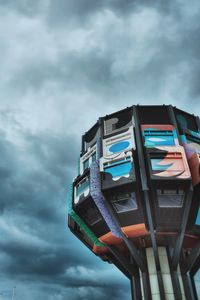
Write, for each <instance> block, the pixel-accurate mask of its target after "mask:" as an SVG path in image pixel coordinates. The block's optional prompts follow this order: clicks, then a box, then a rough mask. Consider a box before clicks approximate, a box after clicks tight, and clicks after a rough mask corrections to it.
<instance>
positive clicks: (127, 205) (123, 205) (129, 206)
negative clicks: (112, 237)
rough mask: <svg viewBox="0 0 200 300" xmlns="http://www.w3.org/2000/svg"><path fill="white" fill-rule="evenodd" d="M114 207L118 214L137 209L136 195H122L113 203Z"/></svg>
mask: <svg viewBox="0 0 200 300" xmlns="http://www.w3.org/2000/svg"><path fill="white" fill-rule="evenodd" d="M127 195H128V196H127ZM113 207H114V209H115V210H116V212H118V213H119V212H125V211H130V210H134V209H137V202H136V195H135V193H131V194H125V195H121V197H119V198H118V199H116V200H114V201H113Z"/></svg>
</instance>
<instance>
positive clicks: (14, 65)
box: [0, 0, 200, 300]
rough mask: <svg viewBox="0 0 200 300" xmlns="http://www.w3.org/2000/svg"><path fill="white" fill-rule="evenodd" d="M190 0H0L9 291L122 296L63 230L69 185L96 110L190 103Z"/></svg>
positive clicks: (121, 282) (194, 36)
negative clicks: (141, 105)
mask: <svg viewBox="0 0 200 300" xmlns="http://www.w3.org/2000/svg"><path fill="white" fill-rule="evenodd" d="M192 2H193V4H191V3H185V2H184V1H151V0H150V1H145V0H142V1H139V0H138V1H129V0H127V1H118V0H117V1H114V0H113V1H111V0H110V1H104V0H103V1H91V0H82V1H64V0H62V1H61V0H60V1H49V0H46V1H28V0H27V1H25V0H23V1H22V0H21V1H14V2H13V1H9V0H8V1H1V3H0V14H1V20H2V22H1V27H0V34H1V36H2V48H1V49H4V50H5V51H4V50H2V51H1V62H2V69H1V78H2V80H1V81H0V100H1V102H0V103H1V107H2V112H1V114H0V119H1V126H0V130H1V131H0V179H1V180H0V191H1V194H0V222H1V223H0V225H1V238H0V249H1V252H0V263H1V272H0V278H1V282H2V284H3V285H4V286H5V290H8V291H9V290H11V287H12V286H13V285H17V293H16V300H18V299H20V300H21V299H22V300H23V299H26V300H33V299H38V300H43V299H46V298H48V299H50V300H64V299H68V298H69V299H70V300H78V299H81V300H82V299H84V300H85V299H87V300H90V299H97V300H98V299H102V298H104V299H109V300H112V299H117V300H118V299H129V297H130V290H129V286H128V284H129V283H128V281H127V280H126V279H125V278H124V277H123V276H122V275H120V274H119V272H117V271H114V270H115V269H114V268H112V266H109V265H108V264H105V263H103V262H102V261H100V259H98V258H97V257H96V256H94V255H93V254H92V253H90V252H89V250H88V249H86V248H85V247H84V246H83V245H82V244H81V243H80V242H79V241H78V240H77V239H76V238H75V237H74V236H73V235H72V234H71V232H70V231H69V229H67V221H66V215H67V189H68V187H69V184H70V182H71V180H72V178H73V176H75V175H76V168H77V160H78V155H79V151H80V145H81V134H83V133H84V131H86V130H87V129H88V128H89V127H90V126H92V124H93V123H95V121H96V119H97V118H98V117H99V116H103V115H105V114H108V113H111V112H113V111H115V110H118V109H121V108H123V107H126V106H129V105H132V104H137V103H140V104H143V103H144V104H156V103H157V104H163V103H165V104H167V103H171V104H173V105H176V106H177V107H180V108H181V109H183V110H188V111H190V112H191V113H195V114H197V113H198V111H199V103H200V102H199V98H200V97H199V96H200V93H199V70H200V67H199V48H200V43H199V39H198V32H199V29H200V28H199V27H200V26H199V3H198V1H196V0H193V1H192ZM6 47H7V48H8V49H7V48H6ZM81 268H83V271H82V273H81V271H80V270H82V269H81ZM84 270H86V271H84ZM79 271H80V272H79ZM78 272H79V273H78ZM108 272H110V273H109V274H108ZM88 274H92V275H88ZM110 274H112V275H114V274H118V275H117V276H119V277H114V276H110ZM8 295H10V294H7V297H9V296H8Z"/></svg>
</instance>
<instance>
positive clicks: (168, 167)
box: [148, 146, 190, 179]
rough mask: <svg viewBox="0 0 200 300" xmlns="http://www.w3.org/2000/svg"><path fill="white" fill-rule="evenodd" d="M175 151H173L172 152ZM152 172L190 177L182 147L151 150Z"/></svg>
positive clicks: (169, 175)
mask: <svg viewBox="0 0 200 300" xmlns="http://www.w3.org/2000/svg"><path fill="white" fill-rule="evenodd" d="M172 151H173V152H172ZM148 153H149V158H150V163H151V172H152V174H153V175H154V176H158V177H174V178H185V179H186V178H188V179H189V178H190V171H189V168H188V164H187V160H186V157H185V153H184V149H183V148H182V147H180V146H179V147H177V146H176V147H160V148H155V149H154V151H153V149H151V150H149V152H148Z"/></svg>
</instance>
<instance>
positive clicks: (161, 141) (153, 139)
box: [145, 135, 175, 147]
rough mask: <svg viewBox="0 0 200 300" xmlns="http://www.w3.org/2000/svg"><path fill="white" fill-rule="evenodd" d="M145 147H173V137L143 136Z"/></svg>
mask: <svg viewBox="0 0 200 300" xmlns="http://www.w3.org/2000/svg"><path fill="white" fill-rule="evenodd" d="M145 146H146V147H148V146H155V147H156V146H175V141H174V137H173V136H164V135H155V136H153V135H152V136H145Z"/></svg>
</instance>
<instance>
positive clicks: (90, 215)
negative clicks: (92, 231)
mask: <svg viewBox="0 0 200 300" xmlns="http://www.w3.org/2000/svg"><path fill="white" fill-rule="evenodd" d="M81 215H82V218H83V220H84V221H85V222H86V223H88V224H89V225H90V226H93V225H94V224H96V223H97V222H99V221H100V220H101V219H102V218H101V215H100V213H99V211H98V209H97V208H96V206H95V204H94V203H92V202H91V203H90V205H88V206H86V207H85V208H84V209H83V210H82V211H81Z"/></svg>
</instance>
